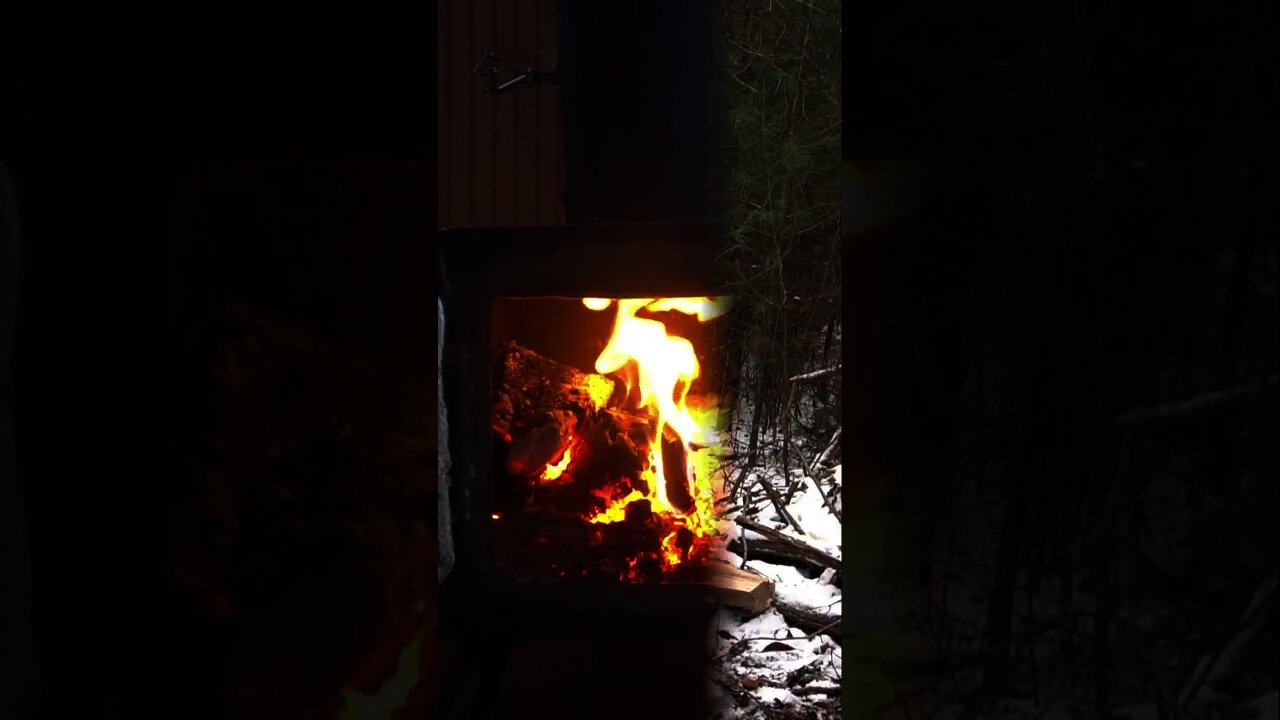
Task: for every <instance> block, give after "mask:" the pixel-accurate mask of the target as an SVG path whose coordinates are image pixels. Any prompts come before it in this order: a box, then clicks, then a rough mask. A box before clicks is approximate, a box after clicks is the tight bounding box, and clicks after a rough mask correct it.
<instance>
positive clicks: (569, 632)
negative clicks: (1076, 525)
mask: <svg viewBox="0 0 1280 720" xmlns="http://www.w3.org/2000/svg"><path fill="white" fill-rule="evenodd" d="M440 245H441V260H442V267H443V273H442V275H443V279H444V286H445V288H444V293H443V301H444V306H445V313H446V324H445V327H446V352H445V375H444V383H445V385H444V387H445V403H446V405H447V407H448V412H449V416H450V417H449V427H450V433H449V445H450V447H449V451H450V455H451V457H452V465H453V469H452V479H453V484H454V493H453V495H454V497H453V501H454V506H453V507H454V511H453V517H454V539H455V542H456V562H455V565H454V569H453V571H452V573H451V575H450V577H449V578H448V580H447V581H446V582H445V583H444V584H443V586H442V588H441V593H442V595H441V627H442V629H444V631H445V636H446V637H445V641H446V642H453V643H455V644H456V646H460V648H461V653H462V655H463V657H462V658H461V659H460V660H459V661H458V662H459V663H461V664H462V665H463V666H464V667H466V668H468V672H470V675H467V674H465V672H464V674H463V676H462V679H459V680H457V681H456V684H457V685H458V686H459V687H457V688H456V689H455V690H453V696H454V699H453V700H452V704H450V702H451V701H450V700H449V699H448V698H446V707H445V708H444V710H443V714H444V716H447V717H500V716H503V714H504V713H506V712H508V710H509V708H504V707H503V706H502V705H501V703H503V702H512V700H511V699H512V698H515V697H524V694H525V693H528V692H542V693H547V692H554V693H556V694H560V693H567V694H568V695H572V696H573V699H572V700H571V701H570V700H557V701H554V702H552V701H548V702H544V703H542V704H538V703H533V704H532V705H530V704H528V703H529V702H531V701H530V699H529V698H524V700H525V702H526V704H525V705H522V706H521V707H523V708H524V709H525V710H527V709H529V708H530V707H537V708H538V709H539V712H543V711H546V712H552V713H554V714H556V715H557V716H561V717H564V716H570V717H578V716H581V717H601V716H609V717H699V718H700V717H705V716H706V713H705V712H703V704H704V693H705V683H704V677H705V668H706V646H705V637H706V632H707V628H708V626H709V622H710V619H711V617H712V615H713V613H714V611H715V607H716V605H715V600H714V599H713V597H712V594H711V586H710V585H708V584H706V583H704V582H701V580H702V578H701V574H700V573H699V572H698V571H697V570H694V569H692V568H697V567H700V565H698V563H697V562H696V561H695V560H696V559H695V558H681V559H682V560H687V562H686V564H685V566H684V568H682V569H681V570H680V572H678V573H661V574H657V573H655V574H647V575H646V574H645V573H643V572H638V573H635V575H634V576H632V577H627V576H626V575H627V573H621V574H615V573H616V572H617V571H618V570H619V569H620V568H619V567H618V566H617V565H616V562H617V559H616V558H614V559H613V560H612V562H614V563H615V564H614V565H609V562H610V561H609V560H607V559H606V560H605V561H604V562H603V563H601V564H600V565H599V566H598V567H594V568H590V567H588V569H589V570H593V571H591V572H588V573H586V574H585V575H583V574H582V573H581V570H582V569H583V568H582V567H579V568H577V569H578V571H579V572H578V573H574V574H572V576H571V574H570V573H568V572H565V574H564V575H561V574H560V572H561V570H564V568H554V567H552V566H551V565H548V564H538V563H536V562H535V563H533V564H532V565H527V564H526V565H523V566H522V565H521V564H520V562H519V561H520V560H522V559H523V560H527V559H528V556H527V555H524V556H522V555H521V553H520V552H518V551H519V549H520V548H519V545H516V546H515V550H516V551H517V552H514V553H513V552H512V545H511V542H512V540H513V537H512V536H511V535H510V534H505V535H504V528H503V526H502V523H503V522H507V521H509V519H510V518H509V516H508V517H506V518H504V513H508V514H509V513H512V512H513V510H514V511H516V512H517V513H518V510H519V507H520V506H521V505H523V503H524V501H525V500H526V499H527V497H528V495H529V494H530V493H531V492H532V493H534V494H536V492H537V488H532V489H531V488H529V487H528V486H525V487H513V486H512V485H511V484H510V483H512V482H513V477H512V474H511V472H510V470H509V468H507V467H505V465H506V461H507V460H509V459H510V453H509V451H510V448H509V447H508V448H503V447H501V446H502V445H503V444H504V441H503V438H502V437H501V435H500V433H498V432H497V431H495V428H494V425H495V412H494V406H495V402H494V397H495V392H497V391H498V390H499V387H498V385H499V383H501V381H502V380H501V379H502V373H501V372H500V370H501V365H502V362H503V352H504V351H506V350H508V349H509V342H510V341H515V342H517V343H524V344H526V347H527V348H528V349H530V350H535V349H536V350H537V351H538V354H539V355H541V356H544V359H546V360H549V361H553V362H555V363H558V364H560V366H562V367H572V368H576V369H577V370H578V371H580V372H584V373H591V371H592V370H593V369H594V368H593V365H592V363H593V361H594V360H595V359H596V356H597V353H600V352H601V346H602V345H603V344H604V343H606V342H607V341H608V340H609V328H610V326H611V324H613V323H614V320H613V319H611V316H610V314H609V313H607V312H606V311H605V310H599V311H593V310H591V309H589V308H587V307H585V305H584V303H583V300H582V299H583V298H690V297H704V296H709V295H713V294H714V293H715V292H716V290H717V284H716V276H715V272H714V267H715V258H716V254H717V253H718V251H719V249H718V246H717V243H716V242H715V236H714V234H713V230H712V229H711V228H710V227H708V226H705V225H696V224H656V223H655V224H608V225H605V224H602V225H568V226H557V227H537V228H482V229H453V230H445V231H442V232H441V233H440ZM570 320H572V322H573V323H575V324H576V327H575V328H574V329H573V330H572V331H570V330H569V326H568V325H567V324H565V323H567V322H569V321H570ZM694 324H696V323H690V324H687V325H690V326H691V325H694ZM702 359H703V360H706V361H707V362H705V363H703V364H704V365H705V366H706V368H707V370H706V372H707V374H708V376H712V375H714V372H715V369H716V365H717V363H716V362H715V361H714V360H712V359H710V358H706V357H704V358H702ZM699 387H700V386H699ZM619 392H621V391H619ZM611 394H613V393H611ZM614 399H615V401H616V400H617V397H616V396H615V398H614ZM615 404H616V403H615ZM555 450H559V448H558V447H557V448H555V449H554V450H553V452H554V451H555ZM504 451H506V454H504ZM587 452H592V450H591V449H588V450H587ZM553 459H554V460H557V463H556V464H558V460H559V458H553ZM570 467H572V466H570ZM566 472H573V471H572V470H567V471H566ZM522 478H523V481H524V482H526V483H527V482H529V481H530V477H529V476H528V475H525V476H522ZM578 479H581V478H580V477H579V478H578ZM573 482H577V480H574V481H573ZM513 495H514V496H516V497H518V498H519V500H518V501H513ZM624 507H625V506H624ZM495 515H497V516H498V518H496V519H495V517H494V516H495ZM535 518H536V515H527V516H525V518H524V522H526V523H530V522H533V523H534V528H533V529H534V531H535V532H534V534H533V535H531V536H529V537H530V538H533V539H532V540H531V542H535V543H536V542H537V540H536V538H537V532H536V531H537V530H538V526H537V524H536V521H535ZM561 519H563V517H561ZM632 520H635V518H632ZM586 525H588V524H587V523H585V522H579V523H578V524H577V525H575V526H574V527H578V528H581V527H583V526H586ZM666 527H667V526H664V528H666ZM514 539H515V540H516V541H517V542H518V541H519V540H520V538H519V536H517V537H515V538H514ZM495 540H497V541H498V542H496V543H495ZM504 541H505V542H507V546H506V547H503V542H504ZM586 544H587V545H589V544H590V539H589V538H588V539H587V540H586ZM535 550H536V548H535ZM558 550H559V551H563V550H564V548H559V549H558ZM532 555H533V557H534V558H535V559H536V557H537V552H534V553H532ZM561 556H562V555H558V556H557V557H561ZM586 557H588V558H592V561H593V562H597V563H599V562H600V557H599V556H598V555H592V554H590V553H588V554H587V555H586ZM628 569H629V570H631V568H628ZM649 572H650V573H652V572H653V571H652V568H651V569H650V571H649ZM450 638H452V639H450ZM566 642H567V643H571V644H572V643H580V645H572V647H575V648H578V649H577V650H570V651H567V652H565V651H547V652H549V653H550V654H549V655H547V656H545V657H544V656H542V655H539V654H538V653H540V652H542V651H539V650H536V648H544V649H545V648H562V649H563V648H565V647H566V646H565V645H564V643H566ZM548 643H550V644H549V645H548ZM521 652H524V653H525V655H526V656H527V655H528V654H529V653H530V652H532V653H534V654H535V656H539V657H543V659H542V661H541V662H542V663H543V664H546V663H552V664H553V665H554V664H555V663H557V662H567V661H566V660H565V658H567V657H575V656H584V655H585V656H588V657H590V658H591V660H589V661H586V664H585V665H582V666H578V667H577V668H576V669H575V670H574V671H572V672H567V673H563V674H562V673H559V672H552V671H550V670H547V669H545V668H544V669H543V670H542V672H543V674H544V675H543V677H542V678H541V679H539V680H531V679H529V678H530V677H531V676H530V675H529V674H528V673H529V672H537V671H536V670H534V669H532V668H530V667H529V666H528V665H527V664H525V663H523V662H522V661H519V660H517V659H515V658H518V657H520V654H521ZM468 655H469V656H470V657H469V658H468V657H467V656H468ZM513 667H525V668H526V670H513V669H512V668H513ZM513 673H514V674H513ZM547 673H550V676H551V677H553V678H555V679H554V680H550V681H548V679H547V677H546V675H547ZM522 678H523V679H522ZM521 682H524V683H526V684H525V685H524V686H521V685H520V683H521ZM467 683H471V684H470V685H467ZM512 683H514V684H515V685H514V686H513V685H512ZM549 684H553V685H558V686H559V688H558V689H557V690H555V691H549V690H547V689H546V688H547V686H548V685H549ZM530 685H531V686H532V687H533V688H535V689H533V690H531V689H530ZM446 695H449V692H446ZM568 695H566V697H568ZM489 703H497V704H498V707H496V708H495V707H487V708H486V707H476V705H480V706H483V705H485V704H489ZM557 703H560V704H557ZM566 703H567V704H566ZM468 704H470V705H468ZM606 707H607V708H608V709H607V710H605V709H603V708H606ZM592 712H599V713H601V714H596V715H593V714H591V713H592ZM582 713H586V714H582Z"/></svg>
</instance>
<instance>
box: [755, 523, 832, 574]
mask: <svg viewBox="0 0 1280 720" xmlns="http://www.w3.org/2000/svg"><path fill="white" fill-rule="evenodd" d="M734 522H736V523H738V527H740V528H742V529H744V530H750V531H751V532H754V533H756V534H758V535H763V536H764V537H765V538H767V539H769V540H773V541H775V542H779V543H782V544H784V545H788V546H790V547H791V548H793V549H795V550H796V551H798V552H802V553H804V554H805V556H806V557H808V558H811V559H812V560H813V561H814V562H817V563H820V564H821V565H822V566H823V567H829V568H833V569H834V570H835V571H836V572H843V570H844V565H843V564H842V563H841V562H840V560H838V559H836V558H834V557H832V556H831V555H829V554H828V553H825V552H823V551H821V550H819V549H818V548H816V547H813V546H812V545H809V544H807V543H804V542H801V541H799V540H797V539H795V538H793V537H791V536H789V535H784V534H783V533H781V532H779V531H777V530H774V529H773V528H771V527H769V526H768V525H762V524H760V523H758V522H755V521H754V520H748V519H747V518H743V517H739V518H735V519H734Z"/></svg>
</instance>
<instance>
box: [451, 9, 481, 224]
mask: <svg viewBox="0 0 1280 720" xmlns="http://www.w3.org/2000/svg"><path fill="white" fill-rule="evenodd" d="M449 1H450V5H451V8H450V16H451V17H450V18H449V22H450V37H449V43H450V45H451V48H450V50H451V52H450V67H449V87H450V93H449V104H450V133H449V148H448V151H449V173H450V176H449V205H450V223H451V224H453V225H463V224H467V223H469V222H470V220H471V218H470V209H471V208H470V206H471V201H470V195H471V143H470V140H471V132H470V118H469V117H468V115H469V111H470V108H471V103H470V98H469V94H470V93H469V90H470V85H469V81H470V80H471V67H472V66H473V65H474V62H475V61H474V59H472V58H471V13H470V12H469V5H470V3H469V2H468V0H449Z"/></svg>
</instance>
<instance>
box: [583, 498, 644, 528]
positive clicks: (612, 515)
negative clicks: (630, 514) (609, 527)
mask: <svg viewBox="0 0 1280 720" xmlns="http://www.w3.org/2000/svg"><path fill="white" fill-rule="evenodd" d="M644 497H645V495H644V493H642V492H640V491H639V490H632V491H631V492H630V493H629V494H627V496H626V497H624V498H620V499H618V500H616V501H614V502H613V503H612V504H611V505H609V507H607V508H605V509H604V510H601V511H600V512H598V513H596V514H595V515H594V516H592V517H591V519H590V520H589V522H593V523H606V524H607V523H616V522H622V521H623V520H626V519H627V505H630V504H631V503H633V502H635V501H636V500H643V499H644Z"/></svg>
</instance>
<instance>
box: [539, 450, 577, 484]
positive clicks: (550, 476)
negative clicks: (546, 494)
mask: <svg viewBox="0 0 1280 720" xmlns="http://www.w3.org/2000/svg"><path fill="white" fill-rule="evenodd" d="M572 449H573V448H565V449H564V456H563V457H561V458H560V462H558V463H556V464H555V465H547V467H546V469H545V470H543V471H542V481H543V482H551V481H552V480H556V479H559V477H560V476H561V475H563V474H564V471H565V468H567V467H569V462H570V461H571V460H572V457H571V456H570V454H569V451H570V450H572Z"/></svg>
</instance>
